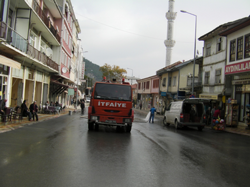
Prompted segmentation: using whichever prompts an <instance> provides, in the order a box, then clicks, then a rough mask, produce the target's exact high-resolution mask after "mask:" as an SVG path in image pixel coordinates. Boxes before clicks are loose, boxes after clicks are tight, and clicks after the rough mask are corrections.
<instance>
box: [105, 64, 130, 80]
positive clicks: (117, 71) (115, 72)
mask: <svg viewBox="0 0 250 187" xmlns="http://www.w3.org/2000/svg"><path fill="white" fill-rule="evenodd" d="M100 71H101V72H102V74H103V76H105V77H106V78H107V80H112V79H116V80H117V81H120V80H121V79H122V78H124V77H125V76H124V75H123V74H125V73H127V71H126V70H125V69H123V68H120V67H119V66H115V65H114V66H111V65H108V64H106V63H105V64H104V65H103V66H101V67H100Z"/></svg>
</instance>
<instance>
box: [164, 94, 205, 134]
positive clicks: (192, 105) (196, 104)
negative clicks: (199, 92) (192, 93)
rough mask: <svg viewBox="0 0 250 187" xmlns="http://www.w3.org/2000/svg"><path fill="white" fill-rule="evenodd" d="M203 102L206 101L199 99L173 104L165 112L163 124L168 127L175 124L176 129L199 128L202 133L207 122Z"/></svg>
mask: <svg viewBox="0 0 250 187" xmlns="http://www.w3.org/2000/svg"><path fill="white" fill-rule="evenodd" d="M203 102H204V100H203V99H199V98H189V99H184V100H183V101H176V102H171V103H170V105H169V106H168V107H167V109H166V111H165V115H164V119H163V124H164V125H166V126H169V125H170V124H174V126H175V128H176V129H178V128H182V127H187V126H190V127H197V128H198V130H200V131H201V130H202V129H203V128H204V127H205V122H206V121H205V120H206V113H205V109H204V103H203Z"/></svg>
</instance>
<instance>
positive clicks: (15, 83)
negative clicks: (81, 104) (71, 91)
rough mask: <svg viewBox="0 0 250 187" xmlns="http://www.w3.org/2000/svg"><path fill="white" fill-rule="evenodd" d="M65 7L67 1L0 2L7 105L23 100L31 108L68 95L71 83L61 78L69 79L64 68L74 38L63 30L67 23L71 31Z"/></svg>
mask: <svg viewBox="0 0 250 187" xmlns="http://www.w3.org/2000/svg"><path fill="white" fill-rule="evenodd" d="M65 4H66V2H65V1H64V0H58V1H49V0H39V1H37V0H29V1H24V0H15V1H14V0H9V1H7V0H4V1H2V2H1V4H0V26H1V29H0V55H1V56H0V84H1V85H0V97H1V98H0V99H4V98H6V99H7V100H8V101H7V106H10V107H15V106H20V105H21V103H22V102H23V100H26V101H27V105H28V106H29V105H30V104H31V103H32V102H33V101H34V100H36V101H37V104H38V105H39V106H42V105H43V104H44V103H45V102H46V101H47V100H50V101H56V100H58V94H62V93H63V94H65V95H66V94H67V93H65V92H64V91H66V89H67V88H68V87H69V86H70V85H69V83H68V82H63V81H62V80H60V79H58V77H60V76H61V75H62V76H65V77H64V78H65V79H69V74H67V71H65V68H67V67H68V65H69V64H68V62H69V61H70V60H68V59H71V50H70V47H69V46H71V39H70V38H71V37H70V36H69V35H68V36H66V35H65V29H64V28H65V25H66V24H67V25H66V26H67V27H68V30H70V24H73V19H72V18H67V19H68V20H67V22H69V23H66V24H65V19H66V18H65V12H64V9H65ZM71 15H72V14H71ZM71 17H72V16H71ZM66 37H67V39H68V40H66ZM65 43H67V46H68V48H67V47H65V46H66V45H65ZM63 46H64V47H63ZM63 50H64V52H65V51H66V52H67V55H68V56H67V58H64V56H63V55H62V54H63ZM62 59H64V60H65V61H64V60H62ZM66 59H67V62H66ZM63 67H65V68H63ZM66 70H67V69H66ZM64 72H65V74H64ZM51 85H53V86H51ZM55 87H57V88H55ZM65 97H66V96H65Z"/></svg>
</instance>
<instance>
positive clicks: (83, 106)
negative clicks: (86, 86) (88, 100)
mask: <svg viewBox="0 0 250 187" xmlns="http://www.w3.org/2000/svg"><path fill="white" fill-rule="evenodd" d="M84 108H85V104H84V100H82V101H81V110H82V115H83V114H84Z"/></svg>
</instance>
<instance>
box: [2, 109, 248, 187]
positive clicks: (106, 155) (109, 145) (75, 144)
mask: <svg viewBox="0 0 250 187" xmlns="http://www.w3.org/2000/svg"><path fill="white" fill-rule="evenodd" d="M144 117H145V116H140V115H136V118H135V123H134V125H133V128H132V131H131V133H130V134H128V133H124V132H116V131H115V130H114V129H112V128H108V129H107V128H102V127H100V129H99V131H98V132H89V131H88V127H87V119H86V118H81V117H80V114H79V113H77V114H73V115H72V116H69V115H66V116H62V117H59V118H55V119H52V120H48V121H44V122H39V123H37V124H33V125H28V126H25V127H23V128H20V129H17V130H15V131H11V132H7V133H3V134H0V150H1V154H0V186H1V187H12V186H13V187H18V186H24V187H33V186H38V187H40V186H41V187H45V186H46V187H49V186H51V187H59V186H60V187H64V186H65V187H78V186H87V187H90V186H91V187H92V186H93V187H97V186H107V187H110V186H126V187H128V186H131V187H134V186H135V187H137V186H143V187H144V186H148V187H153V186H171V187H172V186H173V187H175V186H190V187H196V186H197V187H199V186H209V187H210V186H213V187H214V186H218V187H222V186H227V187H228V186H235V187H236V186H241V187H242V186H249V185H250V177H249V174H250V164H249V157H250V149H249V145H250V137H248V136H241V135H236V134H230V133H226V132H218V131H213V130H210V129H204V130H203V131H202V132H200V131H198V130H197V129H191V128H190V129H185V130H175V129H174V126H170V127H163V125H162V120H161V118H157V119H156V120H155V123H154V124H152V123H147V122H145V121H143V120H142V119H143V118H144Z"/></svg>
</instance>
